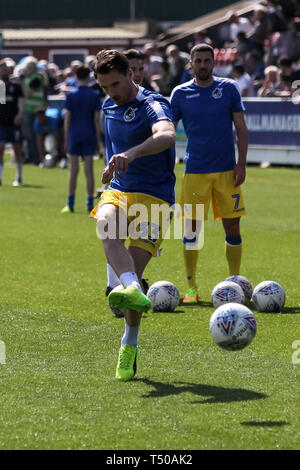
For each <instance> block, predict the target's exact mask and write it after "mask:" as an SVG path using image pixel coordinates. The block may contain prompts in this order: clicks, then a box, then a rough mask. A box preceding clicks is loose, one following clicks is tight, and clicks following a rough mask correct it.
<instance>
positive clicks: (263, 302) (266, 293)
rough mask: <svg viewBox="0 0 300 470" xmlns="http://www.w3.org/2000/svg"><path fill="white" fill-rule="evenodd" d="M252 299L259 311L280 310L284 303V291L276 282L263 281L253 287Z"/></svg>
mask: <svg viewBox="0 0 300 470" xmlns="http://www.w3.org/2000/svg"><path fill="white" fill-rule="evenodd" d="M252 300H253V304H254V307H255V308H257V310H259V311H260V312H280V310H281V308H282V307H283V306H284V303H285V292H284V289H283V288H282V287H281V285H280V284H278V282H275V281H263V282H261V283H260V284H258V285H257V286H256V287H255V288H254V290H253V294H252Z"/></svg>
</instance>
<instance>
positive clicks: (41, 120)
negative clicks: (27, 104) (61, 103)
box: [34, 106, 68, 168]
mask: <svg viewBox="0 0 300 470" xmlns="http://www.w3.org/2000/svg"><path fill="white" fill-rule="evenodd" d="M35 116H36V119H35V122H34V131H35V134H36V138H37V146H38V151H39V155H40V160H41V163H40V167H41V168H44V165H45V162H44V159H45V155H46V154H47V153H48V149H46V139H47V138H49V137H52V139H53V142H52V147H53V148H52V149H51V157H52V161H53V166H55V165H56V163H57V162H58V161H60V167H61V168H67V166H68V164H67V159H66V156H65V155H64V132H63V123H64V121H63V117H62V115H61V112H60V111H59V109H57V108H46V107H45V106H44V107H42V108H38V109H37V110H36V112H35ZM48 145H49V142H48Z"/></svg>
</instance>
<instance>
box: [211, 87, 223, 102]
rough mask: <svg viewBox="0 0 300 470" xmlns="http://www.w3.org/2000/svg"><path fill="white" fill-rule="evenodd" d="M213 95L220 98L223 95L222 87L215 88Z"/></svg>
mask: <svg viewBox="0 0 300 470" xmlns="http://www.w3.org/2000/svg"><path fill="white" fill-rule="evenodd" d="M212 97H213V98H215V99H216V100H218V99H219V98H221V97H222V88H215V89H214V91H213V92H212Z"/></svg>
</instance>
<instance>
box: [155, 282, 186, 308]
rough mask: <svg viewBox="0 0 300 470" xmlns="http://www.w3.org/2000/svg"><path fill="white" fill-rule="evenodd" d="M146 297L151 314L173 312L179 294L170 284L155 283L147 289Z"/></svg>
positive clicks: (177, 302)
mask: <svg viewBox="0 0 300 470" xmlns="http://www.w3.org/2000/svg"><path fill="white" fill-rule="evenodd" d="M147 297H148V298H149V299H150V300H151V302H152V310H153V312H173V311H174V310H175V308H176V307H177V305H178V304H179V300H180V294H179V291H178V289H177V287H176V286H174V284H172V282H168V281H157V282H155V283H154V284H152V286H150V287H149V289H148V292H147Z"/></svg>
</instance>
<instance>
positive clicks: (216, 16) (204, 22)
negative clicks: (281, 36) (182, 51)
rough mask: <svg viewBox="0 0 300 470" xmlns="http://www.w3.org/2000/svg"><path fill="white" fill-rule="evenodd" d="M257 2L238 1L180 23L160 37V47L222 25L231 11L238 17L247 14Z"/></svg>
mask: <svg viewBox="0 0 300 470" xmlns="http://www.w3.org/2000/svg"><path fill="white" fill-rule="evenodd" d="M258 3H259V1H258V0H257V1H253V0H251V1H247V0H246V1H240V2H234V3H232V4H231V5H227V6H226V7H224V8H220V9H218V10H215V11H214V12H213V13H208V14H207V15H203V16H200V17H199V18H196V19H195V20H192V21H188V22H185V23H182V24H181V25H179V26H176V27H174V28H170V29H169V30H168V31H167V32H166V33H165V34H163V35H161V36H160V38H159V39H160V45H161V46H162V47H165V46H167V45H169V44H171V43H173V42H176V41H179V40H180V39H184V38H186V37H187V36H191V35H192V34H193V33H195V32H196V31H199V29H208V28H211V27H212V26H216V25H218V24H221V23H224V22H225V21H227V20H226V18H227V14H228V12H229V11H231V10H233V11H234V12H235V13H236V14H237V15H238V16H240V15H244V14H246V13H249V12H251V11H253V10H254V9H255V7H256V6H257V5H258Z"/></svg>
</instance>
